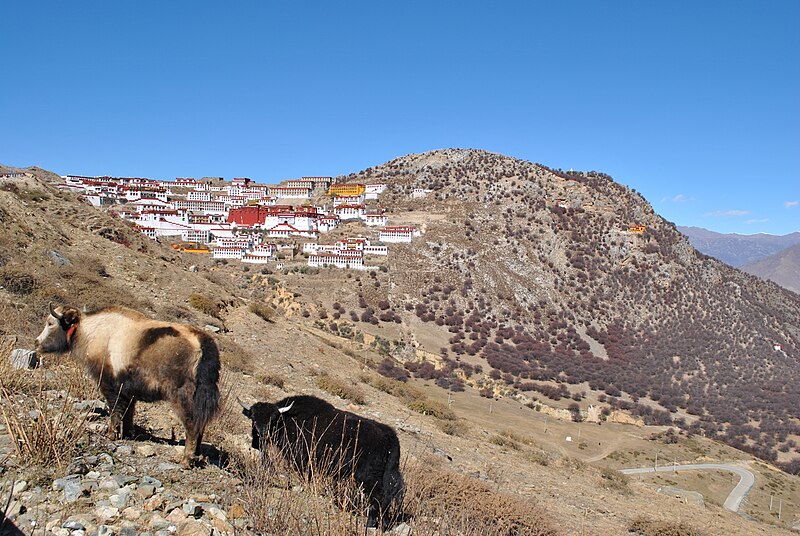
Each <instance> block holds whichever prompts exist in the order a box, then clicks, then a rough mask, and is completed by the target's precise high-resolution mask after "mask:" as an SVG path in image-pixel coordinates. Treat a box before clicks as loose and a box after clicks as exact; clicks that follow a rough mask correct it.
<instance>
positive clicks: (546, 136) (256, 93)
mask: <svg viewBox="0 0 800 536" xmlns="http://www.w3.org/2000/svg"><path fill="white" fill-rule="evenodd" d="M2 20H3V22H2V24H1V25H0V66H2V82H0V162H2V163H4V164H10V165H17V166H25V165H39V166H42V167H44V168H48V169H52V170H54V171H56V172H59V173H62V174H65V173H76V174H87V175H96V174H111V175H135V176H148V177H152V178H174V177H176V176H194V177H200V176H203V175H221V176H224V177H228V178H230V177H234V176H248V177H251V178H254V179H256V180H259V181H261V182H275V181H278V180H283V179H287V178H292V177H298V176H300V175H323V174H324V175H337V174H342V173H348V172H351V171H358V170H360V169H363V168H365V167H369V166H372V165H377V164H380V163H383V162H385V161H386V160H389V159H391V158H394V157H395V156H399V155H403V154H407V153H412V152H423V151H427V150H431V149H437V148H444V147H473V148H481V149H487V150H491V151H496V152H499V153H503V154H507V155H511V156H515V157H519V158H523V159H527V160H532V161H535V162H541V163H544V164H547V165H549V166H553V167H561V168H565V169H568V168H575V169H595V170H599V171H604V172H606V173H609V174H610V175H612V176H613V177H614V178H615V179H616V180H618V181H620V182H622V183H624V184H627V185H628V186H631V187H632V188H635V189H636V190H638V191H639V192H641V193H642V194H644V196H645V197H646V198H647V199H648V200H649V201H651V202H652V203H653V205H654V207H655V208H656V211H658V212H659V213H660V214H662V215H663V216H664V217H666V218H667V219H669V220H670V221H674V222H675V223H678V224H683V225H699V226H703V227H706V228H710V229H713V230H716V231H721V232H740V233H754V232H762V231H763V232H769V233H775V234H783V233H787V232H791V231H797V230H800V204H798V201H800V31H798V24H799V23H800V2H798V1H796V0H789V1H775V0H770V1H767V2H763V1H748V2H740V1H734V0H725V1H718V2H712V1H702V2H697V1H678V2H675V1H664V2H660V3H658V2H640V1H603V2H600V1H596V0H592V1H577V0H576V1H569V2H552V1H539V2H534V1H518V2H485V1H484V2H471V1H435V0H426V1H402V2H381V1H374V0H373V1H363V2H356V1H346V2H333V1H328V2H316V1H305V2H270V1H253V2H245V1H237V2H177V1H169V2H164V1H160V2H149V1H141V2H140V1H137V2H108V1H102V2H64V1H58V2H47V1H41V2H39V1H37V2H11V1H8V2H4V3H3V8H2Z"/></svg>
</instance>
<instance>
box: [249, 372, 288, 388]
mask: <svg viewBox="0 0 800 536" xmlns="http://www.w3.org/2000/svg"><path fill="white" fill-rule="evenodd" d="M256 379H257V380H258V381H260V382H261V383H263V384H264V385H272V386H274V387H277V388H278V389H283V388H284V386H285V385H286V376H284V375H283V374H278V373H276V372H262V373H260V374H256Z"/></svg>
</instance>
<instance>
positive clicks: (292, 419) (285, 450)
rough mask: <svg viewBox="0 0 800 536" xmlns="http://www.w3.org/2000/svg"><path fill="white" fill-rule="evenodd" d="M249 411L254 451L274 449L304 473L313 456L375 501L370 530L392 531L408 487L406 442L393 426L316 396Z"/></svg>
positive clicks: (371, 506)
mask: <svg viewBox="0 0 800 536" xmlns="http://www.w3.org/2000/svg"><path fill="white" fill-rule="evenodd" d="M287 407H288V408H289V409H288V410H284V411H283V412H281V411H279V409H280V408H287ZM243 412H244V414H245V415H246V416H247V417H249V418H250V420H251V421H252V423H253V431H252V434H253V436H252V446H253V448H257V449H262V450H263V449H264V448H265V446H266V445H267V444H273V445H275V446H276V447H277V448H278V449H280V451H281V453H282V454H283V456H284V457H285V458H286V460H287V461H288V462H290V463H292V464H293V465H294V466H295V468H296V469H297V470H298V471H301V472H306V471H307V470H308V468H309V462H310V461H311V460H310V458H311V457H312V456H313V461H314V462H316V463H317V464H318V465H319V466H322V467H324V468H329V469H330V470H331V471H330V472H331V473H333V476H334V477H336V478H338V479H340V480H343V479H347V478H350V477H353V478H354V479H355V481H356V483H357V484H359V485H360V486H361V487H362V489H363V490H364V493H365V494H366V495H367V496H368V497H369V504H370V508H369V519H368V520H367V526H370V527H374V526H376V525H377V521H378V520H381V521H382V524H383V526H384V528H386V527H387V526H388V524H389V522H390V519H389V517H390V516H389V509H390V507H391V506H392V505H395V506H398V507H399V504H400V503H401V502H402V496H403V488H404V486H403V477H402V476H401V474H400V442H399V441H398V440H397V435H396V434H395V432H394V430H393V429H392V428H391V427H389V426H387V425H385V424H383V423H380V422H377V421H373V420H371V419H367V418H364V417H360V416H358V415H355V414H353V413H350V412H347V411H341V410H338V409H336V408H334V407H333V406H332V405H330V404H329V403H327V402H326V401H324V400H322V399H320V398H317V397H314V396H291V397H288V398H284V399H283V400H281V401H279V402H277V403H276V404H270V403H267V402H259V403H257V404H254V405H253V406H252V407H250V408H244V411H243Z"/></svg>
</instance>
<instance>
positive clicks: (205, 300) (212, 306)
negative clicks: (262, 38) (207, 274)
mask: <svg viewBox="0 0 800 536" xmlns="http://www.w3.org/2000/svg"><path fill="white" fill-rule="evenodd" d="M189 305H191V306H192V307H193V308H195V309H197V310H198V311H200V312H201V313H205V314H207V315H208V316H213V317H214V318H219V311H220V307H219V304H218V303H217V302H215V301H214V300H212V299H211V298H209V297H208V296H205V295H203V294H200V293H199V292H195V293H193V294H192V295H191V296H189Z"/></svg>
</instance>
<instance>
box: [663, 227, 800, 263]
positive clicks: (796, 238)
mask: <svg viewBox="0 0 800 536" xmlns="http://www.w3.org/2000/svg"><path fill="white" fill-rule="evenodd" d="M678 230H679V231H680V232H681V233H683V234H684V235H686V236H687V237H688V238H689V242H691V244H692V245H693V246H694V247H695V248H696V249H697V250H699V251H700V252H701V253H705V254H706V255H709V256H711V257H714V258H717V259H719V260H721V261H723V262H726V263H728V264H730V265H731V266H733V267H735V268H739V267H742V266H744V265H746V264H752V263H755V262H758V261H760V260H763V259H766V258H767V257H770V256H772V255H775V254H776V253H778V252H780V251H782V250H784V249H786V248H788V247H791V246H794V245H796V244H800V232H795V233H790V234H787V235H781V236H779V235H769V234H764V233H759V234H752V235H741V234H736V233H729V234H723V233H716V232H714V231H709V230H708V229H703V228H702V227H681V226H678ZM747 271H749V270H747ZM751 273H754V274H755V272H751ZM755 275H761V274H755Z"/></svg>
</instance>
